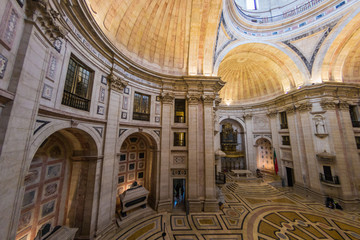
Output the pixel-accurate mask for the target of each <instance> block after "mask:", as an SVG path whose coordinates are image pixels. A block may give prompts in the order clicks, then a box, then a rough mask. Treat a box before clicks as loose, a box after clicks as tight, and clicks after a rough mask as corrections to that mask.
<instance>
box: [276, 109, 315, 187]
mask: <svg viewBox="0 0 360 240" xmlns="http://www.w3.org/2000/svg"><path fill="white" fill-rule="evenodd" d="M286 116H287V121H288V130H289V133H288V135H289V138H290V147H291V149H290V150H291V154H292V158H293V166H294V168H293V169H294V178H295V182H294V186H299V187H300V189H303V187H306V184H308V183H309V182H308V180H307V179H308V177H307V175H308V173H307V171H306V163H305V162H304V158H303V154H304V150H301V149H300V148H299V146H300V145H301V144H300V143H299V141H302V138H301V137H299V134H300V135H301V136H302V132H301V126H299V125H301V121H299V119H298V117H297V115H296V114H295V106H293V105H291V106H288V107H287V108H286ZM278 156H280V153H279V155H278ZM278 161H280V159H279V157H278Z"/></svg>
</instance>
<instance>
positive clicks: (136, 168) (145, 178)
mask: <svg viewBox="0 0 360 240" xmlns="http://www.w3.org/2000/svg"><path fill="white" fill-rule="evenodd" d="M155 135H156V134H155ZM156 136H157V135H156ZM119 146H120V147H119V149H118V151H119V152H118V162H119V171H118V178H117V193H118V194H117V199H116V201H117V206H116V210H117V211H118V212H120V211H121V209H120V208H121V207H120V198H119V196H120V194H122V193H123V192H124V191H126V190H127V189H129V188H130V186H131V185H132V184H133V183H134V182H135V181H136V182H137V183H138V185H142V186H143V187H144V188H146V189H147V190H148V191H149V197H148V204H149V205H150V206H151V207H152V208H154V209H156V206H157V202H158V199H157V196H158V191H159V189H158V185H159V182H158V181H159V174H160V173H159V172H158V170H157V166H158V159H159V156H158V144H157V141H156V139H155V138H154V137H153V136H152V135H150V133H149V132H148V131H141V132H135V131H129V132H128V133H127V134H126V135H125V136H121V142H120V143H119Z"/></svg>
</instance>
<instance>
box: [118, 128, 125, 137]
mask: <svg viewBox="0 0 360 240" xmlns="http://www.w3.org/2000/svg"><path fill="white" fill-rule="evenodd" d="M126 131H127V129H126V128H120V129H119V137H120V136H121V135H122V134H123V133H124V132H126Z"/></svg>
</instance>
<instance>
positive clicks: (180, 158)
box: [173, 156, 186, 164]
mask: <svg viewBox="0 0 360 240" xmlns="http://www.w3.org/2000/svg"><path fill="white" fill-rule="evenodd" d="M185 159H186V157H185V156H174V157H173V162H174V164H184V163H185Z"/></svg>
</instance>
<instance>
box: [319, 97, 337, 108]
mask: <svg viewBox="0 0 360 240" xmlns="http://www.w3.org/2000/svg"><path fill="white" fill-rule="evenodd" d="M336 104H337V103H336V102H335V101H332V100H328V99H323V100H321V102H320V105H321V107H322V109H323V110H335V109H336Z"/></svg>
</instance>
